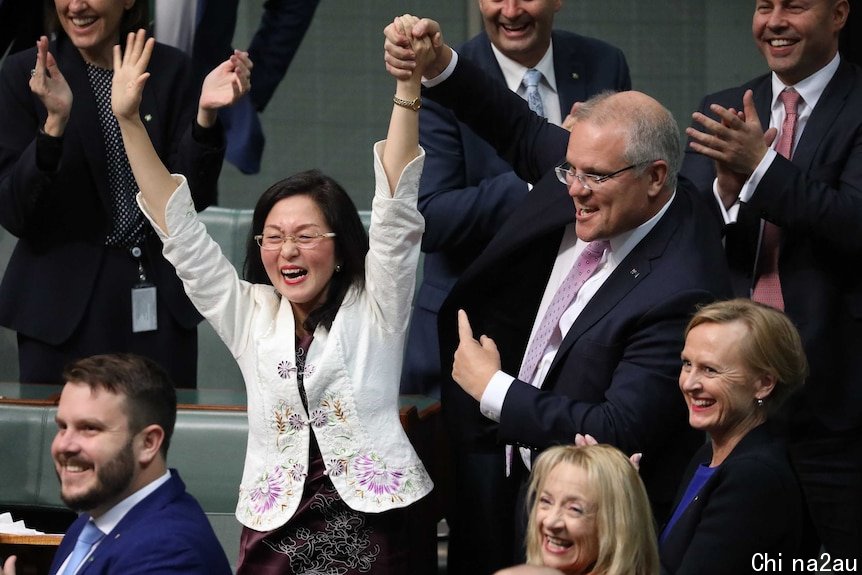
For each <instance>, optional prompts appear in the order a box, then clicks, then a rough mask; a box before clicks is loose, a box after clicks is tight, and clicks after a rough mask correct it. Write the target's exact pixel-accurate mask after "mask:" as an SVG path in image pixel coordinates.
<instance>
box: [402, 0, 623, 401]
mask: <svg viewBox="0 0 862 575" xmlns="http://www.w3.org/2000/svg"><path fill="white" fill-rule="evenodd" d="M560 6H561V0H538V1H536V0H533V1H530V2H523V1H522V0H518V1H515V2H500V1H493V0H480V1H479V9H480V11H481V13H482V17H483V19H484V23H485V31H484V32H482V33H480V34H478V35H477V36H475V37H474V38H472V39H471V40H469V41H468V42H467V43H466V44H464V45H463V46H461V47H460V48H458V53H459V54H461V55H463V56H464V57H465V58H468V59H469V60H470V61H472V62H473V63H475V64H476V65H477V66H479V67H480V68H481V69H482V70H484V71H485V72H486V74H487V77H488V78H489V80H490V81H495V82H498V83H499V84H501V85H506V86H508V87H509V88H510V89H511V90H512V91H514V92H517V93H518V94H519V95H520V96H521V97H522V98H526V86H525V85H524V83H523V82H522V79H523V77H524V74H525V71H526V70H527V69H530V68H535V69H537V70H539V71H540V72H542V81H541V82H540V83H539V86H538V90H539V94H540V97H541V101H542V107H543V112H544V115H545V117H546V118H547V119H548V121H549V122H551V123H553V124H557V125H561V124H563V122H564V120H565V118H566V116H567V114H568V113H569V110H570V109H571V107H572V104H574V103H575V102H582V101H584V100H586V99H587V98H589V97H590V96H593V95H594V94H597V93H599V92H601V91H602V90H629V89H630V88H631V79H630V78H629V69H628V65H627V64H626V60H625V56H624V55H623V53H622V52H621V51H620V50H619V49H618V48H616V47H614V46H611V45H609V44H606V43H605V42H602V41H600V40H596V39H594V38H588V37H586V36H580V35H578V34H573V33H571V32H566V31H561V30H554V31H552V27H553V22H554V14H555V13H556V12H557V11H559V9H560ZM419 114H420V123H419V139H420V143H421V144H422V147H424V148H425V154H426V156H425V169H424V170H423V172H422V180H421V182H420V185H419V209H420V210H421V211H422V215H423V216H425V235H424V236H423V238H422V250H423V252H425V259H424V264H423V272H422V284H421V286H420V287H419V291H418V293H417V296H416V302H415V306H414V308H413V317H412V320H411V324H410V333H409V334H408V341H407V347H406V351H405V353H406V355H405V358H404V369H403V372H402V378H401V389H402V391H404V392H406V393H421V394H427V395H433V396H435V397H436V396H439V394H440V381H441V379H442V378H443V377H448V374H443V375H441V370H440V360H439V354H438V353H437V350H438V344H437V313H438V311H439V310H440V305H441V304H442V303H443V300H445V299H446V296H447V295H448V294H449V292H450V291H451V289H452V286H454V285H455V282H456V281H457V279H458V277H460V275H461V274H462V273H463V272H464V270H465V269H466V268H467V266H468V265H470V263H472V262H473V260H475V259H476V257H477V256H478V255H479V253H480V252H481V251H482V249H484V247H485V246H486V245H487V244H488V242H489V241H490V240H491V237H492V236H493V235H494V233H495V232H496V231H497V230H498V229H499V228H500V226H501V225H502V224H503V222H505V221H506V219H507V218H508V217H509V216H510V215H511V214H512V212H514V210H515V207H516V206H517V205H518V203H519V202H520V201H521V200H523V199H524V197H526V195H527V193H528V190H529V189H530V185H529V184H528V183H527V182H525V181H524V180H522V179H521V178H519V177H518V175H517V174H515V172H513V171H512V166H510V165H509V164H508V163H507V162H506V161H505V160H504V159H503V158H501V157H500V156H499V155H497V152H496V151H495V150H494V149H493V148H492V147H491V146H490V145H489V144H488V143H487V142H485V141H484V140H483V139H481V138H480V137H479V136H478V135H477V134H476V133H475V132H474V131H473V130H472V129H471V128H470V127H469V126H467V125H466V124H464V123H462V122H459V121H458V119H457V118H455V115H454V114H453V113H452V112H451V111H450V110H448V109H446V108H444V107H442V106H440V105H438V104H436V103H434V102H432V101H428V102H425V103H424V105H423V107H422V109H421V110H420V112H419Z"/></svg>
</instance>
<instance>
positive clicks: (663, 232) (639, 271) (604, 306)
mask: <svg viewBox="0 0 862 575" xmlns="http://www.w3.org/2000/svg"><path fill="white" fill-rule="evenodd" d="M683 201H685V200H684V197H683V195H682V192H681V191H678V192H677V195H676V197H675V198H674V202H673V204H671V206H670V207H669V208H668V211H667V212H666V213H665V214H664V216H662V218H661V220H659V222H658V223H656V225H655V227H654V228H653V229H652V230H651V231H650V232H649V233H648V234H647V235H646V237H645V238H644V239H642V240H641V241H640V243H638V244H637V245H636V246H635V247H634V249H633V250H632V251H631V252H629V255H627V256H626V258H625V259H624V260H623V261H621V262H620V263H619V265H618V266H617V268H616V269H615V270H614V271H613V273H611V275H610V277H608V279H606V280H605V282H604V283H603V284H602V286H601V287H600V288H599V290H598V291H597V292H596V293H595V295H593V297H592V298H591V299H590V301H589V303H587V305H586V307H584V309H583V311H581V313H580V314H579V315H578V318H577V319H576V320H575V323H573V324H572V327H571V328H570V329H569V331H568V333H566V337H565V338H564V339H563V342H562V344H561V345H560V349H559V350H558V351H557V354H556V356H555V357H554V361H553V362H552V364H551V368H550V371H551V372H552V371H553V370H554V369H555V368H556V366H557V363H558V362H560V361H562V358H563V357H565V356H566V354H567V353H568V351H569V349H571V347H572V346H573V345H574V344H575V342H577V341H578V339H580V337H581V336H582V335H583V334H584V333H585V332H586V331H587V330H588V329H590V328H591V327H592V326H593V325H595V324H596V323H597V322H598V321H599V320H601V319H602V318H603V317H605V316H606V315H607V314H608V313H610V312H611V311H612V310H613V309H614V308H615V307H616V306H617V305H618V304H619V302H620V301H621V300H622V299H623V298H625V297H626V296H627V295H628V294H629V292H631V291H632V290H633V289H634V288H635V287H636V286H637V285H638V284H639V283H641V282H642V281H644V280H645V279H646V278H647V276H648V275H649V274H650V272H651V271H652V260H654V259H656V258H658V257H661V255H662V254H663V253H664V251H665V249H666V248H667V246H668V243H669V242H670V240H671V238H672V237H673V234H674V232H676V229H677V227H678V222H679V221H680V219H681V218H682V215H681V210H682V208H681V207H680V203H681V202H683ZM549 373H550V372H549ZM548 379H549V378H546V381H547V380H548Z"/></svg>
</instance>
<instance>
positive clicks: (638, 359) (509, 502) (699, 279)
mask: <svg viewBox="0 0 862 575" xmlns="http://www.w3.org/2000/svg"><path fill="white" fill-rule="evenodd" d="M436 30H437V25H436V23H434V22H432V21H429V20H423V21H421V22H420V24H419V25H417V26H416V27H415V28H414V30H413V33H414V34H416V35H419V36H422V35H424V34H426V33H435V32H436ZM391 32H392V30H391V28H390V29H387V51H388V52H389V55H388V56H387V62H388V65H389V67H390V69H397V68H400V67H401V66H402V65H405V64H404V60H409V57H410V55H409V53H408V51H407V50H404V49H402V47H401V44H402V42H403V39H401V38H399V37H398V36H397V34H392V33H391ZM432 70H433V71H432V72H426V74H427V75H428V76H429V78H430V79H429V81H428V83H427V85H431V84H433V85H434V86H433V87H431V88H430V89H428V90H427V91H426V93H425V95H426V96H428V97H430V98H432V99H434V100H436V101H437V102H438V103H440V104H443V105H445V106H447V107H449V108H451V109H452V110H453V111H454V112H455V114H456V115H457V117H458V118H459V119H460V120H462V121H465V122H467V123H468V124H469V125H470V126H471V128H473V129H474V130H475V131H476V132H477V133H478V134H479V135H481V136H482V137H484V138H485V139H486V140H487V141H488V142H489V143H491V145H492V146H494V148H495V149H496V150H497V151H498V153H499V154H500V156H501V157H502V158H504V159H505V160H507V161H508V162H510V163H511V165H512V166H513V167H514V169H515V172H516V173H517V174H518V175H519V176H520V177H522V178H523V179H524V180H525V181H528V182H532V183H533V184H534V188H533V190H532V191H531V192H530V194H528V195H527V197H526V199H525V200H524V201H523V202H521V203H520V204H519V205H518V207H517V209H516V211H515V212H514V214H513V215H512V216H511V217H510V218H509V219H508V220H507V221H506V223H505V224H504V225H503V226H502V228H501V229H500V231H499V232H498V233H497V234H496V235H495V236H494V238H493V239H492V240H491V242H490V243H489V245H488V247H487V248H486V249H485V251H484V252H483V253H482V254H481V255H480V256H479V257H478V258H477V259H476V261H475V262H474V263H473V264H472V265H471V266H470V267H469V268H468V269H467V270H466V271H465V272H464V275H462V276H461V279H460V280H459V281H458V283H457V284H456V285H455V287H454V288H453V290H452V293H451V294H450V296H449V298H448V299H447V300H446V302H445V303H444V305H443V307H442V309H441V313H440V323H439V328H440V347H441V361H442V362H443V363H444V366H446V371H448V366H449V365H452V364H451V358H452V357H453V354H455V364H454V367H453V375H454V377H455V379H456V381H457V384H456V383H455V382H454V381H452V380H448V381H444V383H443V387H442V390H441V391H442V400H443V409H444V415H445V417H446V423H447V430H448V432H449V434H450V437H451V438H452V441H451V443H452V456H453V459H452V464H453V473H454V479H455V481H454V485H453V492H454V494H453V495H454V497H453V502H452V505H451V506H450V510H449V511H450V512H449V514H448V515H447V519H448V520H449V523H450V529H451V532H450V546H449V562H450V565H453V564H454V565H455V569H454V571H455V572H458V573H487V572H492V571H493V570H494V569H498V568H500V567H502V566H504V565H506V564H507V563H508V564H510V563H511V562H512V561H513V560H514V559H515V557H513V554H512V553H513V551H515V553H516V554H517V550H518V548H519V547H520V544H521V542H522V541H523V539H522V538H521V537H518V536H516V535H515V529H514V528H513V526H514V525H515V522H516V517H517V516H518V515H520V514H521V509H523V507H519V505H518V503H517V501H518V500H519V497H518V491H519V490H521V489H522V488H523V482H524V479H525V478H526V476H527V474H528V471H527V468H526V465H529V463H530V453H529V452H528V453H527V454H521V453H519V452H518V450H517V449H516V450H514V458H513V461H511V468H510V472H511V473H510V475H508V476H507V474H506V471H507V464H508V463H510V461H509V459H508V457H507V453H506V444H514V445H519V446H523V447H526V448H528V449H529V450H530V451H531V452H532V453H536V452H538V451H541V450H542V449H544V448H546V447H548V446H550V445H554V444H561V443H571V442H573V441H574V438H575V434H576V433H589V434H591V435H593V436H594V437H596V438H597V439H598V441H600V442H607V443H611V444H614V445H616V446H618V447H620V448H621V449H623V450H625V451H627V452H636V451H639V452H643V462H642V465H641V473H642V476H643V478H644V482H645V483H646V486H647V491H648V493H649V495H650V498H651V501H652V503H653V507H654V510H655V512H656V516H657V517H659V518H662V517H663V516H664V515H665V514H666V513H667V511H668V508H669V505H670V502H671V500H672V498H673V494H674V491H675V490H676V487H677V485H678V482H679V479H680V477H681V475H682V472H683V470H684V468H685V466H686V464H687V462H688V459H689V458H690V457H691V455H692V454H693V452H694V450H695V449H696V448H697V446H698V445H699V444H701V443H702V441H703V438H702V436H701V435H700V434H698V433H696V432H693V430H692V429H691V428H690V427H689V425H688V422H687V417H686V412H685V406H684V404H683V402H682V401H681V398H680V394H679V390H678V389H677V383H676V380H677V376H678V374H679V365H680V360H679V354H680V351H681V350H682V345H683V329H684V327H685V325H686V323H687V321H688V319H689V316H690V314H691V313H692V312H693V310H694V308H695V306H696V305H697V304H699V303H703V302H708V301H711V300H713V299H714V298H716V297H721V296H725V295H727V294H728V293H729V291H730V286H729V282H728V277H727V270H726V266H725V263H724V262H723V260H722V250H721V243H720V236H719V229H718V226H717V225H715V224H714V223H713V222H710V221H709V219H708V218H707V215H706V213H705V212H706V207H705V204H703V202H702V201H701V200H700V198H699V197H697V196H696V195H694V194H693V193H692V191H690V190H689V189H688V186H687V184H686V183H684V182H680V185H679V186H677V185H676V183H677V182H676V170H677V168H678V165H679V162H680V156H681V154H680V148H679V132H678V128H677V126H676V122H674V120H673V118H672V116H671V115H670V113H669V112H668V111H667V110H665V109H664V108H663V107H662V106H661V105H660V104H659V103H658V102H656V101H655V100H653V99H652V98H650V97H648V96H646V95H644V94H640V93H636V92H623V93H619V94H613V95H600V96H597V97H594V98H593V99H591V100H589V101H587V102H586V103H584V104H582V105H581V106H580V107H579V108H578V109H577V111H576V112H575V113H574V115H573V117H574V122H573V127H572V132H571V135H570V134H569V133H568V132H566V130H564V129H562V128H560V127H557V126H553V125H551V124H549V123H547V122H546V121H545V120H543V119H542V118H540V117H538V116H536V115H535V114H533V113H532V112H531V111H530V110H529V107H528V105H527V103H526V102H524V101H523V100H522V99H520V98H519V97H518V96H517V95H515V94H513V93H512V92H511V91H509V90H506V89H505V87H503V86H499V85H498V84H496V83H494V82H490V81H488V80H487V79H486V78H485V75H484V73H483V72H482V71H481V70H480V69H478V68H477V67H476V66H474V65H472V64H471V63H470V62H469V61H468V60H467V59H466V58H463V57H456V55H455V53H454V52H453V51H451V50H450V49H449V48H448V47H447V46H442V47H441V48H440V49H439V51H438V55H437V59H436V60H435V63H434V65H433V66H432ZM441 71H442V73H440V74H439V76H438V75H436V73H439V72H441ZM567 142H568V144H567ZM563 160H567V163H564V164H563V165H561V166H557V165H558V164H559V163H560V162H561V161H563ZM555 166H557V168H558V169H555ZM558 178H562V179H563V180H564V181H565V182H566V183H567V184H568V185H564V184H563V183H562V182H561V181H560V180H558ZM597 241H607V246H606V247H605V249H604V250H603V251H602V256H601V261H600V263H599V266H598V269H597V270H595V273H594V274H593V275H591V276H589V279H588V280H587V281H586V283H584V284H583V287H582V288H581V289H580V291H579V292H578V294H577V296H576V297H575V298H574V299H573V300H571V302H570V303H568V304H563V305H562V309H563V311H562V315H560V316H558V317H557V319H555V320H554V323H553V331H554V335H555V336H556V339H554V336H551V338H550V343H549V344H548V345H547V346H545V347H544V348H542V349H540V350H539V351H540V354H539V358H540V359H539V360H538V363H537V367H536V369H535V370H529V375H521V374H520V373H519V372H521V371H522V370H523V369H524V365H526V364H527V363H528V362H527V360H525V352H526V351H527V350H528V344H529V346H530V348H532V344H533V342H535V341H536V340H537V339H538V338H537V337H536V336H534V335H533V332H534V331H537V332H538V331H540V330H541V327H540V326H541V324H542V323H543V317H544V316H545V315H546V310H548V309H552V308H554V307H555V305H554V303H553V300H554V299H555V298H556V296H555V294H556V293H557V292H558V290H559V291H564V289H565V288H566V286H567V285H570V284H571V283H572V282H570V281H569V280H568V279H567V278H566V276H567V274H568V273H569V270H571V269H572V268H573V267H575V266H574V265H573V264H574V262H575V261H576V259H577V258H579V254H581V253H583V252H585V251H586V250H587V249H588V246H592V245H593V244H594V243H595V242H597ZM458 310H465V312H466V315H461V316H460V318H459V324H460V325H459V326H456V312H457V311H458ZM468 318H469V321H471V322H472V328H473V330H474V333H476V334H477V335H478V334H483V337H482V338H481V339H480V341H478V342H477V341H476V340H473V339H472V337H471V333H470V325H469V323H468ZM459 330H460V332H461V341H460V345H459V341H458V332H459ZM491 340H493V342H492V341H491ZM494 342H495V343H494ZM456 347H457V349H458V351H457V353H456V351H455V350H456ZM531 351H532V349H531ZM526 355H527V356H528V357H529V356H530V355H531V354H530V353H527V354H526ZM522 360H523V361H522ZM507 374H509V375H507ZM515 374H518V377H517V378H516V377H514V375H515ZM519 455H521V456H522V457H519ZM522 461H523V463H522Z"/></svg>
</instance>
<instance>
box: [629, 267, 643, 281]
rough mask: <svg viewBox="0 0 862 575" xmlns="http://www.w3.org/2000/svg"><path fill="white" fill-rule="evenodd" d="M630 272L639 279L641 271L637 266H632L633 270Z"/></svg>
mask: <svg viewBox="0 0 862 575" xmlns="http://www.w3.org/2000/svg"><path fill="white" fill-rule="evenodd" d="M629 273H630V274H632V276H634V278H635V279H637V278H638V277H640V275H641V273H640V272H639V271H637V270H636V269H635V268H632V270H631V271H630V272H629Z"/></svg>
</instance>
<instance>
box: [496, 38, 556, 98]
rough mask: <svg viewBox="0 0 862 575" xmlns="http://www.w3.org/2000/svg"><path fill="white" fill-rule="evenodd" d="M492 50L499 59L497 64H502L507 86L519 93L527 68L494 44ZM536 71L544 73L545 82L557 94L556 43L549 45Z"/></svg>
mask: <svg viewBox="0 0 862 575" xmlns="http://www.w3.org/2000/svg"><path fill="white" fill-rule="evenodd" d="M491 50H492V51H493V52H494V57H496V58H497V63H498V64H500V69H501V70H502V71H503V77H504V78H505V79H506V85H507V86H508V87H509V89H510V90H511V91H513V92H518V88H519V87H520V86H521V80H523V79H524V72H526V71H527V67H526V66H523V65H521V64H519V63H518V62H515V61H514V60H512V59H511V58H509V57H508V56H506V55H505V54H503V53H502V52H501V51H500V50H499V49H498V48H497V47H496V46H494V44H491ZM533 68H535V69H536V70H538V71H539V72H541V73H542V75H543V76H544V77H545V82H547V84H548V86H550V88H551V90H553V91H554V93H556V92H557V77H556V75H555V74H554V41H553V40H551V43H550V44H549V45H548V50H547V51H546V52H545V55H544V56H542V59H541V60H539V62H538V63H537V64H536V65H535V66H533Z"/></svg>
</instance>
